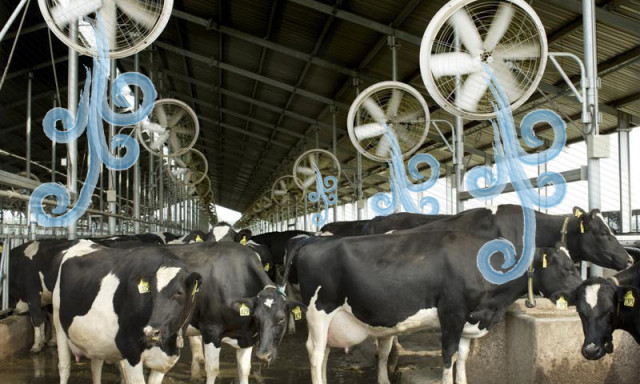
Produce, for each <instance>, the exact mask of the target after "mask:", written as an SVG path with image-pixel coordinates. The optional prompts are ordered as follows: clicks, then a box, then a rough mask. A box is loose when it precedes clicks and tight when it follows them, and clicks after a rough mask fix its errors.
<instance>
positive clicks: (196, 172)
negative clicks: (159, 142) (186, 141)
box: [167, 148, 209, 187]
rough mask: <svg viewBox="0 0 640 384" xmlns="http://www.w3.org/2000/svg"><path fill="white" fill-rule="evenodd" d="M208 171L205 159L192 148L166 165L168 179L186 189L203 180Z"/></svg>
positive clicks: (171, 159)
mask: <svg viewBox="0 0 640 384" xmlns="http://www.w3.org/2000/svg"><path fill="white" fill-rule="evenodd" d="M208 170H209V164H208V162H207V158H206V157H205V156H204V155H203V154H202V152H200V151H198V150H197V149H194V148H191V149H190V150H189V151H187V152H186V153H184V154H182V155H180V156H177V157H174V158H170V159H169V161H168V165H167V172H168V173H169V177H170V178H171V179H172V180H173V181H175V182H176V183H179V184H183V185H186V186H188V187H192V186H194V185H196V184H198V183H200V182H201V181H202V180H204V178H205V176H206V175H207V171H208Z"/></svg>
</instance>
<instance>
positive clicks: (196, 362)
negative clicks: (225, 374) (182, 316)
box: [189, 336, 204, 380]
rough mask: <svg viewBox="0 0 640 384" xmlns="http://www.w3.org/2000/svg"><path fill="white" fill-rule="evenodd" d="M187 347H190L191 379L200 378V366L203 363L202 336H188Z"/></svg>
mask: <svg viewBox="0 0 640 384" xmlns="http://www.w3.org/2000/svg"><path fill="white" fill-rule="evenodd" d="M189 348H190V349H191V379H192V380H200V379H201V378H202V373H201V371H200V367H201V365H203V364H204V354H203V352H202V336H189Z"/></svg>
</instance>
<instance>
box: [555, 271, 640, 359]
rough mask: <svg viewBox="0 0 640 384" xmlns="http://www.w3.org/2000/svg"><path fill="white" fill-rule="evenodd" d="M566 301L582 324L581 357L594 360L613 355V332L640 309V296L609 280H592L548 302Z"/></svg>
mask: <svg viewBox="0 0 640 384" xmlns="http://www.w3.org/2000/svg"><path fill="white" fill-rule="evenodd" d="M560 298H563V299H565V300H566V301H567V302H568V304H569V305H575V306H576V309H577V311H578V314H580V320H581V321H582V331H583V332H584V343H583V344H582V355H583V356H584V357H585V358H587V359H589V360H597V359H600V358H601V357H603V356H604V355H606V354H607V353H613V331H614V330H616V329H617V328H620V327H619V325H620V319H625V318H629V317H630V316H631V312H632V311H634V310H636V309H635V308H636V307H637V306H638V305H640V292H639V291H638V290H637V289H635V288H631V287H622V286H620V287H618V286H616V285H615V284H614V283H613V282H612V281H611V280H607V279H603V278H601V277H592V278H589V279H587V280H585V281H584V282H583V283H582V284H581V285H580V286H578V287H577V288H575V289H573V290H569V291H562V292H557V293H555V294H553V296H552V297H551V300H553V301H557V300H559V299H560Z"/></svg>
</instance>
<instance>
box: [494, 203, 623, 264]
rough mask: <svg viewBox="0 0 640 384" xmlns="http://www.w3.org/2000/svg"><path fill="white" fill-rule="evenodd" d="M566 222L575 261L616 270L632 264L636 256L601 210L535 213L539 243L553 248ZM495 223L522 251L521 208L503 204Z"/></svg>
mask: <svg viewBox="0 0 640 384" xmlns="http://www.w3.org/2000/svg"><path fill="white" fill-rule="evenodd" d="M567 218H568V222H567V234H566V242H567V248H568V249H569V252H570V254H571V257H572V258H573V260H574V261H576V262H577V261H582V260H584V261H590V262H592V263H594V264H596V265H600V266H603V267H605V268H612V269H616V270H621V269H625V268H627V267H628V266H630V265H631V264H633V258H632V257H631V256H629V254H628V253H627V252H626V251H625V249H624V247H623V246H622V244H620V242H619V241H618V239H617V238H616V237H615V235H614V233H613V231H612V230H611V229H610V228H609V226H608V225H607V223H606V221H605V219H604V217H603V216H602V214H601V213H600V211H599V210H598V209H594V210H592V211H591V212H590V213H587V212H585V211H583V210H582V209H581V208H578V207H574V208H573V215H570V216H567V215H548V214H545V213H541V212H536V246H537V247H552V246H554V245H555V244H556V243H557V242H559V241H561V238H562V226H563V223H564V221H565V219H567ZM496 223H497V224H498V226H499V227H500V233H501V235H502V236H503V237H504V238H506V239H508V240H510V241H511V242H512V243H513V244H514V245H515V247H516V250H517V252H518V253H521V250H522V232H523V217H522V207H520V206H518V205H500V206H499V207H498V210H497V212H496Z"/></svg>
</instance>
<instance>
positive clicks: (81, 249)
mask: <svg viewBox="0 0 640 384" xmlns="http://www.w3.org/2000/svg"><path fill="white" fill-rule="evenodd" d="M94 244H95V243H94V242H93V241H91V240H80V241H79V242H78V244H76V245H74V246H73V247H71V248H69V249H67V250H66V251H63V254H64V258H63V259H62V263H64V262H65V261H66V260H67V259H70V258H72V257H80V256H84V255H88V254H90V253H93V252H95V251H96V250H97V249H95V248H93V245H94Z"/></svg>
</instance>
